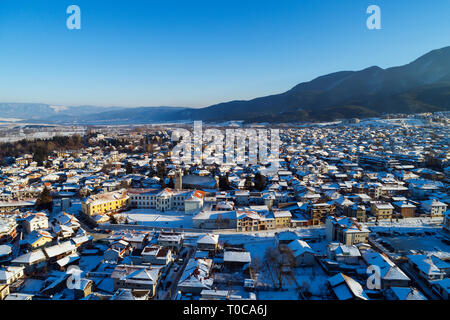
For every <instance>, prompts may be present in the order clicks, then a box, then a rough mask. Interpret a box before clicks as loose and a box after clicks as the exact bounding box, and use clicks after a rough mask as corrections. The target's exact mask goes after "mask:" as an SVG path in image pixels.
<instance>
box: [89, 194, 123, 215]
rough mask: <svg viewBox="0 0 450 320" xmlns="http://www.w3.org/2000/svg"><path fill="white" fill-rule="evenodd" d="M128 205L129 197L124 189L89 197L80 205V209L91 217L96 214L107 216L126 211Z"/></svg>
mask: <svg viewBox="0 0 450 320" xmlns="http://www.w3.org/2000/svg"><path fill="white" fill-rule="evenodd" d="M128 203H129V196H128V194H127V192H126V190H125V189H121V190H118V191H113V192H106V193H102V194H97V195H94V196H90V197H89V198H88V199H87V200H85V201H83V202H82V203H81V209H82V211H83V213H84V214H86V215H88V216H93V215H96V214H107V213H113V212H117V211H120V210H123V209H126V208H127V206H128Z"/></svg>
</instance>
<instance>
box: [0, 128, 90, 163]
mask: <svg viewBox="0 0 450 320" xmlns="http://www.w3.org/2000/svg"><path fill="white" fill-rule="evenodd" d="M83 142H84V141H83V138H82V137H81V136H80V135H73V136H65V137H59V136H58V137H53V138H51V139H49V140H41V139H38V140H25V139H24V140H20V141H16V142H7V143H2V144H0V158H1V159H3V158H5V157H20V156H23V155H24V154H27V153H29V154H33V160H34V161H36V162H37V163H38V164H39V165H42V164H43V162H44V161H45V160H46V159H47V157H48V155H49V154H50V153H51V152H53V151H59V150H75V149H80V148H81V147H82V146H83Z"/></svg>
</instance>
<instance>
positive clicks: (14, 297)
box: [4, 292, 33, 301]
mask: <svg viewBox="0 0 450 320" xmlns="http://www.w3.org/2000/svg"><path fill="white" fill-rule="evenodd" d="M32 299H33V295H32V294H27V293H19V292H15V293H10V294H9V295H8V296H7V297H6V298H5V299H4V300H11V301H13V300H20V301H22V300H32Z"/></svg>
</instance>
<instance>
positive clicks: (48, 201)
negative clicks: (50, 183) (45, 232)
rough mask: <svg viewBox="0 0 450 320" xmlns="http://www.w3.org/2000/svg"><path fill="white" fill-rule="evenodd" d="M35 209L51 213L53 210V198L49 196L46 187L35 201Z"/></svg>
mask: <svg viewBox="0 0 450 320" xmlns="http://www.w3.org/2000/svg"><path fill="white" fill-rule="evenodd" d="M35 206H36V209H37V210H48V211H50V212H51V211H52V209H53V198H52V196H51V195H50V190H49V189H47V187H45V188H44V190H42V192H41V194H40V195H39V197H38V198H37V200H36V204H35Z"/></svg>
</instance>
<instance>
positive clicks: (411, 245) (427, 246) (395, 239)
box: [371, 227, 450, 254]
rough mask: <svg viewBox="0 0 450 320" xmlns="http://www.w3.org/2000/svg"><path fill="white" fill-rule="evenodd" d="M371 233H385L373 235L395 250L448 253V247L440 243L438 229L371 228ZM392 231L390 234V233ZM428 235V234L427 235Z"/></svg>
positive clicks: (440, 237) (449, 247)
mask: <svg viewBox="0 0 450 320" xmlns="http://www.w3.org/2000/svg"><path fill="white" fill-rule="evenodd" d="M371 229H372V231H379V232H385V233H387V234H378V235H375V234H374V236H376V237H378V238H381V239H382V240H383V241H385V242H387V243H389V244H390V245H392V246H393V247H394V248H395V249H396V250H399V251H408V250H421V251H425V252H434V251H441V252H445V253H447V254H448V253H450V246H449V245H448V244H446V243H444V242H443V241H442V239H444V236H442V235H441V233H440V228H434V229H433V228H420V227H415V228H392V230H391V228H384V229H383V228H381V227H378V228H371ZM391 231H392V233H391ZM427 233H428V234H427Z"/></svg>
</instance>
